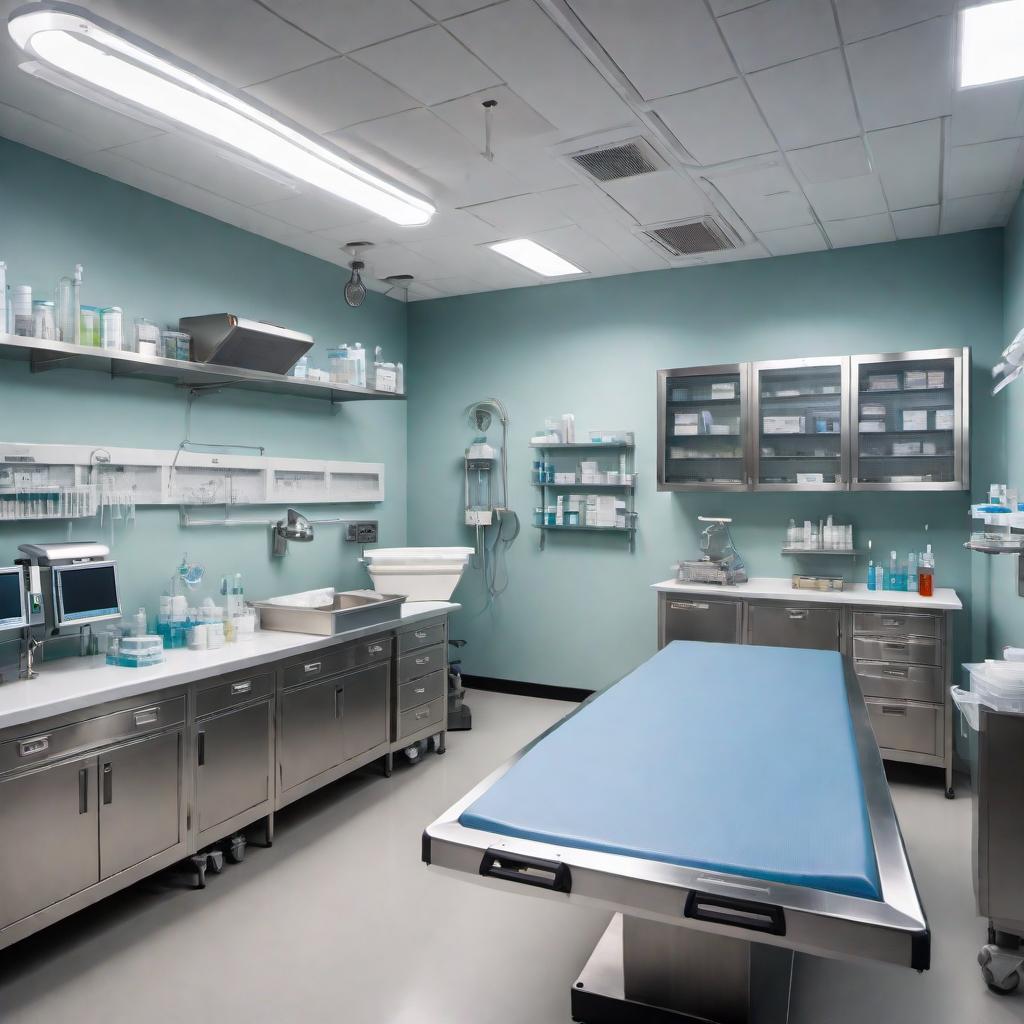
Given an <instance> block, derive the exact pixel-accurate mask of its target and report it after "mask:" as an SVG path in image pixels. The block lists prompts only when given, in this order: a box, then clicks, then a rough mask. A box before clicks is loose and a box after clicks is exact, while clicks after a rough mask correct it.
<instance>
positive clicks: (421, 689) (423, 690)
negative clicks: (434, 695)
mask: <svg viewBox="0 0 1024 1024" xmlns="http://www.w3.org/2000/svg"><path fill="white" fill-rule="evenodd" d="M412 692H413V693H426V692H427V688H426V687H425V686H417V687H416V689H415V690H413V691H412Z"/></svg>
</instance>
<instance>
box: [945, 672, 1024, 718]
mask: <svg viewBox="0 0 1024 1024" xmlns="http://www.w3.org/2000/svg"><path fill="white" fill-rule="evenodd" d="M964 667H965V668H966V669H967V671H968V672H970V674H971V689H970V690H962V689H960V687H959V686H954V687H953V688H952V693H953V702H954V703H955V704H956V706H957V707H958V708H959V709H960V711H961V712H962V714H963V716H964V718H966V719H967V722H968V724H969V725H970V726H971V728H972V729H974V730H975V731H977V729H978V722H979V712H978V705H979V704H984V705H985V706H986V707H989V708H991V709H992V710H993V711H1000V712H1004V713H1008V714H1014V715H1024V665H1022V664H1021V663H1020V662H1013V661H986V662H984V663H981V664H972V665H965V666H964Z"/></svg>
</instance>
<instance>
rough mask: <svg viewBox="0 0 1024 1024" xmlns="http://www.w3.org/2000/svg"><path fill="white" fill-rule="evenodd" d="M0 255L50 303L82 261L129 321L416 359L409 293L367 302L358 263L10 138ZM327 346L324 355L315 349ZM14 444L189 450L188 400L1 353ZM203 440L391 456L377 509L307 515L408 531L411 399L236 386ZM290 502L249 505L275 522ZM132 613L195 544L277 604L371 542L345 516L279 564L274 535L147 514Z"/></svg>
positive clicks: (130, 568) (283, 450)
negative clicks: (348, 282)
mask: <svg viewBox="0 0 1024 1024" xmlns="http://www.w3.org/2000/svg"><path fill="white" fill-rule="evenodd" d="M0 258H2V259H5V260H6V261H7V264H8V283H9V284H30V285H31V286H32V288H33V294H34V296H35V297H37V298H38V297H40V295H41V294H43V293H49V297H52V291H53V286H54V283H55V282H56V280H57V278H58V277H59V276H60V275H62V274H66V273H70V271H71V270H72V268H73V266H74V264H75V263H76V262H81V263H82V264H84V266H85V283H84V288H83V301H84V302H86V303H88V304H91V305H101V306H104V305H120V306H123V307H124V309H125V315H126V317H129V318H130V317H133V316H139V315H142V316H148V317H150V318H152V319H154V320H156V321H157V322H159V323H161V324H173V323H175V322H176V321H177V318H178V316H179V315H182V314H188V313H206V312H218V311H231V312H238V313H242V314H244V315H248V316H252V317H255V318H257V319H262V320H268V321H270V322H272V323H279V324H286V325H288V326H291V327H294V328H296V329H298V330H302V331H306V332H308V333H310V334H312V335H313V336H314V337H315V338H316V339H317V346H316V349H315V350H314V354H313V355H312V358H311V362H313V364H314V365H320V366H325V365H326V359H324V358H323V355H322V350H323V349H324V348H325V347H328V346H329V345H330V344H332V343H334V342H337V341H339V340H344V341H349V342H355V341H361V342H362V343H363V345H364V346H365V347H367V348H369V349H370V350H371V352H372V350H373V347H374V346H375V345H377V344H380V345H383V346H384V349H385V352H386V353H387V355H388V357H389V358H392V359H403V360H404V359H405V352H406V312H405V306H404V304H403V303H400V302H396V301H393V300H391V299H385V298H383V297H381V296H380V295H376V294H373V293H371V294H369V295H368V296H367V298H366V302H365V303H364V305H363V306H361V307H360V308H358V309H351V308H349V307H348V306H346V305H345V303H344V300H343V298H342V284H343V280H344V272H343V271H342V270H341V269H340V268H339V267H336V266H334V265H332V264H329V263H326V262H324V261H322V260H318V259H315V258H313V257H311V256H306V255H304V254H302V253H299V252H296V251H295V250H292V249H288V248H285V247H284V246H281V245H278V244H276V243H274V242H271V241H268V240H267V239H264V238H260V237H258V236H256V235H252V234H249V233H247V232H245V231H241V230H239V229H237V228H234V227H230V226H229V225H227V224H224V223H221V222H220V221H216V220H213V219H211V218H208V217H205V216H202V215H201V214H198V213H194V212H193V211H191V210H187V209H184V208H182V207H180V206H177V205H175V204H173V203H169V202H165V201H164V200H161V199H158V198H156V197H154V196H152V195H149V194H147V193H145V192H140V191H138V190H136V189H133V188H129V187H127V186H125V185H122V184H120V183H118V182H114V181H111V180H110V179H108V178H104V177H101V176H99V175H95V174H92V173H90V172H88V171H85V170H82V169H81V168H78V167H74V166H72V165H70V164H67V163H64V162H63V161H60V160H55V159H53V158H51V157H49V156H45V155H43V154H42V153H38V152H36V151H34V150H31V149H26V148H24V147H22V146H19V145H16V144H14V143H11V142H7V141H4V140H2V139H0ZM317 352H319V353H320V355H319V357H318V356H317V354H316V353H317ZM0 421H2V425H0V438H2V439H3V440H5V441H37V442H51V443H71V442H74V443H80V444H81V443H85V444H88V443H95V444H96V445H97V446H99V445H124V446H137V447H147V448H165V449H174V448H177V446H178V443H179V442H180V441H181V440H182V438H183V437H184V430H185V394H184V392H182V391H180V390H178V389H175V388H173V387H170V386H168V385H162V384H155V383H144V382H136V381H131V380H125V379H123V378H122V379H117V380H109V379H107V378H105V377H104V376H103V375H101V374H98V373H87V372H80V371H77V372H76V371H64V370H54V371H51V372H48V373H44V374H31V373H30V372H29V371H28V368H27V366H26V365H23V364H19V363H12V362H0ZM192 437H193V438H194V439H197V440H203V441H231V442H238V443H245V444H262V445H265V446H266V449H267V454H269V455H280V456H292V457H310V458H325V459H326V458H330V459H353V460H365V461H372V462H383V463H384V464H385V467H386V468H385V473H386V498H385V501H384V502H383V503H381V504H374V505H367V506H354V505H343V506H337V505H336V506H321V507H316V506H313V507H309V508H306V507H304V508H303V510H304V511H307V512H310V513H315V514H317V515H320V514H323V515H347V514H349V513H350V512H351V514H352V515H353V517H363V518H365V517H373V518H378V519H379V520H380V524H381V541H382V542H383V543H386V544H403V543H404V542H405V533H406V530H405V526H406V489H405V468H406V410H405V404H404V403H399V402H393V403H392V402H388V403H384V402H356V403H350V404H346V405H344V406H341V407H339V408H338V409H336V410H334V411H332V410H331V409H330V407H329V405H328V404H326V403H321V402H311V401H308V400H307V401H304V400H301V399H291V398H282V397H280V396H267V395H255V394H248V395H247V394H243V393H232V392H222V393H220V394H215V395H209V396H205V397H202V398H200V399H199V400H198V401H197V402H196V403H195V407H194V412H193V419H192ZM281 511H282V510H281V509H280V508H277V507H269V508H268V507H267V506H262V507H252V508H248V509H246V508H241V509H238V510H237V512H236V514H237V515H239V516H251V517H256V518H269V517H270V516H272V515H273V516H276V515H278V514H280V512H281ZM72 535H73V537H74V538H75V539H91V538H96V539H102V540H104V541H106V542H108V543H109V541H110V531H109V529H104V530H103V531H100V530H99V529H98V527H97V524H96V522H95V520H84V521H80V522H76V523H74V524H73V534H72ZM65 536H66V532H65V526H64V524H55V523H24V524H0V564H5V565H6V564H10V563H11V561H12V560H13V559H14V558H15V557H16V555H17V547H18V544H20V543H23V542H26V541H37V540H63V539H64V538H65ZM113 547H114V555H115V557H117V558H118V559H119V562H120V567H121V583H122V590H123V597H124V605H125V608H126V609H134V608H135V607H137V606H138V605H139V604H140V603H145V604H147V605H149V606H150V608H151V610H155V603H156V598H157V597H158V595H159V593H160V592H161V590H162V588H163V586H164V584H165V582H166V580H167V578H169V576H170V574H171V572H172V570H173V569H174V567H175V566H176V565H177V563H178V562H179V561H180V559H181V556H182V553H183V552H185V551H187V552H188V553H189V556H190V557H191V558H193V559H195V560H198V561H200V562H202V563H204V564H205V565H206V567H207V571H208V573H209V574H210V575H211V576H213V577H216V578H218V579H219V577H220V576H221V575H222V574H224V573H227V572H233V571H235V570H242V571H244V572H245V574H246V589H247V593H248V594H249V595H250V596H253V597H264V596H269V595H271V594H274V593H286V592H288V591H291V590H299V589H306V588H308V587H313V586H318V585H331V584H336V585H341V586H344V587H356V586H365V585H367V576H366V573H365V571H364V569H363V567H362V566H361V565H359V564H358V562H357V557H358V549H357V548H355V547H354V546H353V545H343V543H342V540H341V529H340V528H339V527H337V526H324V527H320V528H318V535H317V539H316V540H315V541H314V542H313V543H312V544H307V545H297V544H293V545H292V546H291V547H292V550H291V553H290V554H289V555H288V556H287V557H286V558H284V559H275V560H272V559H271V557H270V554H269V545H268V540H267V531H266V530H263V529H258V528H250V529H234V530H224V529H207V530H198V529H192V530H182V529H180V528H179V526H178V514H177V510H176V509H174V508H144V509H140V510H139V513H138V518H137V522H136V523H135V524H134V526H129V527H123V526H122V527H119V528H118V529H117V530H116V532H115V534H114V545H113Z"/></svg>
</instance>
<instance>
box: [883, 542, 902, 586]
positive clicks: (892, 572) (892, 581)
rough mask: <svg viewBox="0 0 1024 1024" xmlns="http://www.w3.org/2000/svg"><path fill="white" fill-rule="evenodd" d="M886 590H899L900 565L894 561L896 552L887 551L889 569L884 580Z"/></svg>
mask: <svg viewBox="0 0 1024 1024" xmlns="http://www.w3.org/2000/svg"><path fill="white" fill-rule="evenodd" d="M885 584H886V585H885V589H886V590H899V589H900V567H899V563H898V562H897V561H896V552H895V551H890V552H889V571H888V573H887V574H886V580H885Z"/></svg>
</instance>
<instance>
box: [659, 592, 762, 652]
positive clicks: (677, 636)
mask: <svg viewBox="0 0 1024 1024" xmlns="http://www.w3.org/2000/svg"><path fill="white" fill-rule="evenodd" d="M662 601H663V602H664V603H663V604H662V630H663V636H662V641H663V644H669V643H671V642H672V641H673V640H704V641H707V642H708V643H718V644H738V643H740V642H741V640H742V636H741V631H740V623H741V622H742V617H743V605H742V603H741V602H739V601H716V600H714V599H711V600H709V599H707V598H705V597H692V598H691V597H683V596H682V595H680V596H679V597H676V596H675V595H674V594H672V595H665V597H663V598H662Z"/></svg>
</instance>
